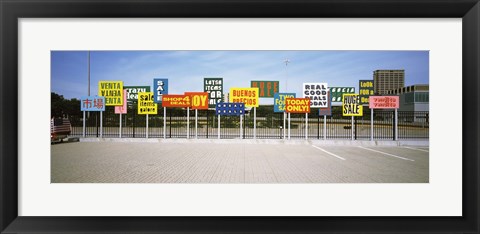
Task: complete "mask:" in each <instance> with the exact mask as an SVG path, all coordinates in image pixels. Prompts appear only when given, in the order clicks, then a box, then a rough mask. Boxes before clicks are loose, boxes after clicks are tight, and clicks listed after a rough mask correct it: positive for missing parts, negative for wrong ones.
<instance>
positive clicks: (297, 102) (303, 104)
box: [285, 98, 310, 113]
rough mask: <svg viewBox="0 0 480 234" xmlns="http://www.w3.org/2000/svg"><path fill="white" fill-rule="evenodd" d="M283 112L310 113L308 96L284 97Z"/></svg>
mask: <svg viewBox="0 0 480 234" xmlns="http://www.w3.org/2000/svg"><path fill="white" fill-rule="evenodd" d="M285 112H287V113H310V98H286V99H285Z"/></svg>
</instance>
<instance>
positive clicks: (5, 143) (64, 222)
mask: <svg viewBox="0 0 480 234" xmlns="http://www.w3.org/2000/svg"><path fill="white" fill-rule="evenodd" d="M0 12H1V13H0V14H1V26H0V30H1V49H0V51H1V57H0V62H1V66H0V70H1V73H0V74H1V79H0V89H1V91H0V113H1V118H0V129H1V131H0V149H1V151H0V167H1V169H0V170H1V173H0V232H1V233H31V232H33V233H54V232H56V233H74V232H75V233H87V232H88V233H187V232H189V233H191V232H194V233H213V232H217V233H218V232H219V233H227V232H228V233H233V232H235V233H244V232H245V233H267V232H270V233H286V232H294V233H301V232H304V233H305V232H312V233H313V232H323V233H332V232H366V233H370V232H384V233H393V232H395V233H398V232H417V233H418V232H448V233H478V232H479V216H478V210H479V186H478V182H479V171H478V168H479V160H478V149H479V146H478V145H479V144H478V139H479V138H478V134H479V128H478V127H479V126H478V119H479V114H478V111H479V109H478V104H479V95H478V93H479V91H480V89H479V82H478V81H479V78H480V76H479V66H480V61H479V56H480V53H479V43H480V34H479V29H480V24H479V23H480V5H479V3H478V0H457V1H452V0H415V1H405V0H367V1H358V0H357V1H355V0H353V1H352V0H297V1H294V0H258V1H250V0H245V1H241V0H223V1H220V0H197V1H194V0H176V1H172V0H144V1H134V0H123V1H108V0H103V1H91V0H71V1H70V0H64V1H57V0H39V1H34V0H18V1H13V0H0ZM59 17H65V18H76V17H80V18H83V17H87V18H106V17H114V18H123V17H127V18H130V17H131V18H139V17H140V18H143V17H182V18H183V17H187V18H188V17H214V18H221V17H240V18H248V17H255V18H258V17H259V18H271V17H273V18H283V17H286V18H291V17H302V18H303V17H307V18H319V17H320V18H322V17H335V18H354V17H369V18H383V17H386V18H462V19H463V21H462V40H463V41H462V43H463V44H462V50H463V54H462V59H463V65H462V74H463V77H462V79H463V84H462V89H463V92H462V100H463V102H462V110H463V117H462V121H463V123H462V125H463V131H462V137H463V142H462V148H463V155H462V157H463V161H462V164H463V171H462V173H463V174H462V175H463V184H462V188H463V191H462V193H463V205H462V209H463V216H462V217H24V216H18V207H17V204H18V184H17V181H18V162H17V155H18V129H17V127H18V117H19V115H18V109H17V104H18V101H17V100H16V98H15V97H16V96H17V95H18V92H17V90H18V64H17V61H18V19H19V18H59ZM39 202H41V201H39ZM438 205H439V206H441V205H442V204H438Z"/></svg>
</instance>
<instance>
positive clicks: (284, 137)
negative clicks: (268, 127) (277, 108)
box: [283, 111, 287, 139]
mask: <svg viewBox="0 0 480 234" xmlns="http://www.w3.org/2000/svg"><path fill="white" fill-rule="evenodd" d="M286 120H287V114H286V113H285V111H283V139H286V138H287V134H286V133H287V126H286V123H285V122H286Z"/></svg>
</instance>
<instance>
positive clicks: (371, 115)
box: [370, 109, 373, 141]
mask: <svg viewBox="0 0 480 234" xmlns="http://www.w3.org/2000/svg"><path fill="white" fill-rule="evenodd" d="M370 141H373V109H370Z"/></svg>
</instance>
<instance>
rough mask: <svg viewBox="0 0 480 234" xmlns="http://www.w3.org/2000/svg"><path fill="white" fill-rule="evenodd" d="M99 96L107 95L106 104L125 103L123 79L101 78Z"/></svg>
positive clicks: (118, 104) (116, 104)
mask: <svg viewBox="0 0 480 234" xmlns="http://www.w3.org/2000/svg"><path fill="white" fill-rule="evenodd" d="M98 96H103V97H105V105H106V106H121V105H123V97H122V96H123V81H116V80H109V81H105V80H101V81H99V82H98Z"/></svg>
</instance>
